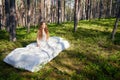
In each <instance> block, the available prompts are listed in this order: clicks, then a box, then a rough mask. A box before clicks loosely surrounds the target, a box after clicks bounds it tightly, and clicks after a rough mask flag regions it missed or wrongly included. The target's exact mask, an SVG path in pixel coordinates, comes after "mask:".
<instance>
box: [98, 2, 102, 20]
mask: <svg viewBox="0 0 120 80" xmlns="http://www.w3.org/2000/svg"><path fill="white" fill-rule="evenodd" d="M99 7H100V8H99V9H100V13H99V20H100V19H101V17H102V11H103V3H102V0H100V6H99Z"/></svg>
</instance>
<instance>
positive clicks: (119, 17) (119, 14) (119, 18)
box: [111, 6, 120, 40]
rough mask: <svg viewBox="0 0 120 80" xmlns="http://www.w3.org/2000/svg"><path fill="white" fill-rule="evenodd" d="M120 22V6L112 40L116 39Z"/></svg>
mask: <svg viewBox="0 0 120 80" xmlns="http://www.w3.org/2000/svg"><path fill="white" fill-rule="evenodd" d="M119 20H120V6H119V12H118V14H117V16H116V21H115V25H114V28H113V31H112V36H111V38H112V40H114V38H115V33H116V30H117V26H118V22H119Z"/></svg>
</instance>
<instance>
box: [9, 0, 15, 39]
mask: <svg viewBox="0 0 120 80" xmlns="http://www.w3.org/2000/svg"><path fill="white" fill-rule="evenodd" d="M9 19H10V20H9V21H10V24H9V27H10V29H9V33H10V41H16V10H15V0H10V17H9Z"/></svg>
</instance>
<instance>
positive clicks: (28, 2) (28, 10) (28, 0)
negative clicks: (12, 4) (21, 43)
mask: <svg viewBox="0 0 120 80" xmlns="http://www.w3.org/2000/svg"><path fill="white" fill-rule="evenodd" d="M30 14H31V12H30V0H27V33H29V32H30Z"/></svg>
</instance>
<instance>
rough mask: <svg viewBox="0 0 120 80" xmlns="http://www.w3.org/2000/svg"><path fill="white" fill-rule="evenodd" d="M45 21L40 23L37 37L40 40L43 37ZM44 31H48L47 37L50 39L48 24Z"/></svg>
mask: <svg viewBox="0 0 120 80" xmlns="http://www.w3.org/2000/svg"><path fill="white" fill-rule="evenodd" d="M43 23H45V22H41V23H40V25H39V28H38V32H37V38H38V39H39V40H40V39H41V38H42V35H43V33H42V30H43V28H42V26H43ZM44 31H45V33H46V39H48V38H49V31H48V28H47V25H46V26H45V28H44Z"/></svg>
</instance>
